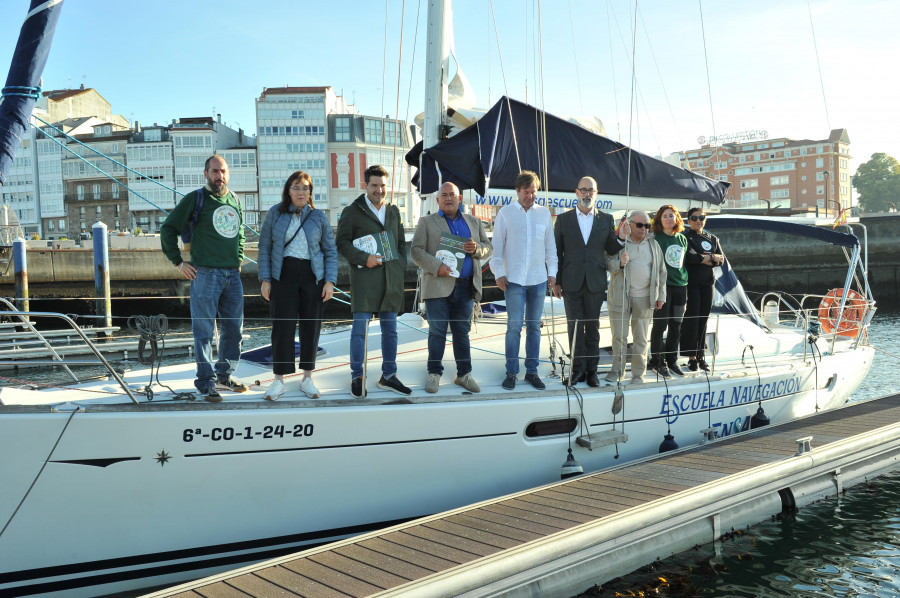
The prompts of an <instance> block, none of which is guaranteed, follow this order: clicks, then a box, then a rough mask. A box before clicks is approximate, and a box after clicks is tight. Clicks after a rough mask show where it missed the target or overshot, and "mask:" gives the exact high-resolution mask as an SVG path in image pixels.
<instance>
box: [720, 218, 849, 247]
mask: <svg viewBox="0 0 900 598" xmlns="http://www.w3.org/2000/svg"><path fill="white" fill-rule="evenodd" d="M706 228H707V229H709V230H721V229H725V228H737V229H744V230H759V231H767V232H771V233H781V234H784V235H794V236H795V237H806V238H807V239H816V240H818V241H825V242H826V243H831V244H832V245H838V246H840V247H856V246H857V245H859V239H858V238H857V237H856V235H853V234H849V233H842V232H838V231H836V230H831V229H827V228H821V227H818V226H812V225H811V224H803V223H802V222H787V221H784V220H769V219H766V218H754V217H752V216H750V217H747V216H745V217H743V218H742V217H740V216H710V217H709V218H707V219H706Z"/></svg>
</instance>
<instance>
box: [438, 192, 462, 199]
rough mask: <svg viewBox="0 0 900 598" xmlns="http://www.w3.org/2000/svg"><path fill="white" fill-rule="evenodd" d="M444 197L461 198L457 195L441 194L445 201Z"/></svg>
mask: <svg viewBox="0 0 900 598" xmlns="http://www.w3.org/2000/svg"><path fill="white" fill-rule="evenodd" d="M444 197H449V198H451V199H456V198H457V197H459V195H457V194H456V193H441V198H442V199H443V198H444Z"/></svg>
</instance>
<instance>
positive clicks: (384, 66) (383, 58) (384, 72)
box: [379, 0, 390, 141]
mask: <svg viewBox="0 0 900 598" xmlns="http://www.w3.org/2000/svg"><path fill="white" fill-rule="evenodd" d="M389 8H390V0H384V52H383V54H382V56H381V113H380V114H379V117H380V116H381V115H383V114H384V92H385V89H384V81H385V76H386V75H387V42H388V14H389ZM382 122H384V121H382ZM381 134H382V141H384V130H382V131H381Z"/></svg>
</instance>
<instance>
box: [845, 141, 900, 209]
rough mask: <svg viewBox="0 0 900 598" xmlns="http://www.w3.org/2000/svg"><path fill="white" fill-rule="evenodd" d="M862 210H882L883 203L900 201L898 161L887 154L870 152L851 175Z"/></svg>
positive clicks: (899, 166)
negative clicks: (867, 157)
mask: <svg viewBox="0 0 900 598" xmlns="http://www.w3.org/2000/svg"><path fill="white" fill-rule="evenodd" d="M853 186H854V187H855V188H856V190H857V191H858V192H859V207H860V209H861V210H862V211H863V212H883V211H885V203H894V204H897V202H900V162H897V160H896V159H895V158H894V157H893V156H889V155H887V154H882V153H878V154H872V157H871V158H870V159H869V161H868V162H864V163H862V164H860V166H859V168H857V169H856V174H855V175H853Z"/></svg>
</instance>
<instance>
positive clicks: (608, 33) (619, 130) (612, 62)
mask: <svg viewBox="0 0 900 598" xmlns="http://www.w3.org/2000/svg"><path fill="white" fill-rule="evenodd" d="M610 11H611V9H610V7H609V0H606V40H607V41H608V42H609V65H610V69H611V70H612V84H613V102H614V103H615V106H616V141H618V142H619V143H621V142H622V121H621V119H620V118H619V92H618V90H617V88H616V61H615V60H614V59H613V45H612V29H611V28H610V20H609V15H610ZM612 16H613V18H614V19H615V18H616V13H615V12H613V13H612ZM618 26H619V22H618V21H616V28H617V29H618Z"/></svg>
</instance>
